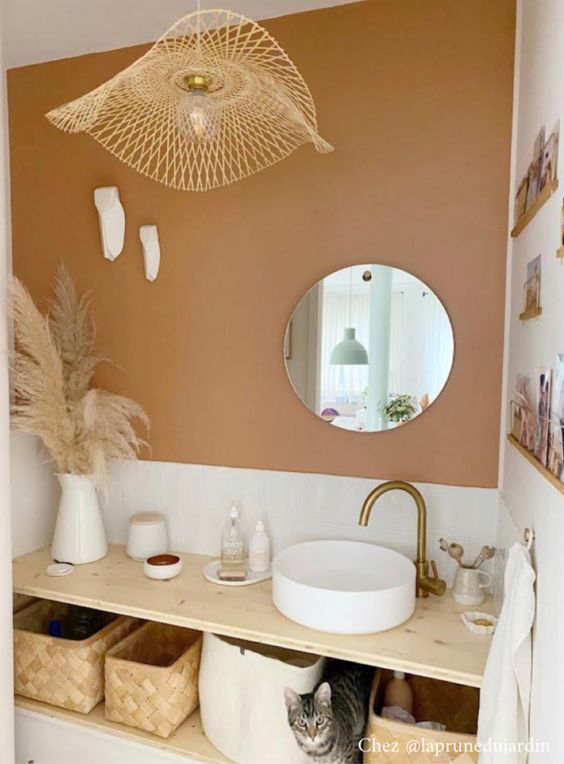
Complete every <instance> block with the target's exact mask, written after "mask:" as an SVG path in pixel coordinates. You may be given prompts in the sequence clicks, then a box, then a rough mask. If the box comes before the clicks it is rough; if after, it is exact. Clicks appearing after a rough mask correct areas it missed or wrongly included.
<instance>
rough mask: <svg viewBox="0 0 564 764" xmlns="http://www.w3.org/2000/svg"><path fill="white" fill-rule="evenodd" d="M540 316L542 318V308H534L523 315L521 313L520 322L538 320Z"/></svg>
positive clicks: (525, 311)
mask: <svg viewBox="0 0 564 764" xmlns="http://www.w3.org/2000/svg"><path fill="white" fill-rule="evenodd" d="M539 316H542V308H533V309H532V310H524V311H523V312H522V313H519V320H520V321H530V320H531V318H538V317H539Z"/></svg>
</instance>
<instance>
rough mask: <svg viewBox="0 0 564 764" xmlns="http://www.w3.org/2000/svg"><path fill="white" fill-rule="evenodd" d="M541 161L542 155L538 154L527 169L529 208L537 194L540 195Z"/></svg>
mask: <svg viewBox="0 0 564 764" xmlns="http://www.w3.org/2000/svg"><path fill="white" fill-rule="evenodd" d="M541 161H542V157H541V156H538V157H536V158H535V159H533V161H532V162H531V164H530V165H529V169H528V171H527V209H529V207H531V205H532V204H533V202H534V201H535V199H536V198H537V196H538V195H539V187H540V178H541Z"/></svg>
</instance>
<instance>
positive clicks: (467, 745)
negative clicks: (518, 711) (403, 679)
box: [363, 670, 478, 764]
mask: <svg viewBox="0 0 564 764" xmlns="http://www.w3.org/2000/svg"><path fill="white" fill-rule="evenodd" d="M410 685H411V687H412V689H413V690H414V695H415V708H414V712H415V715H416V718H425V719H428V720H429V721H442V722H443V723H444V724H446V725H447V728H448V727H451V726H452V727H453V728H462V729H464V728H465V727H472V726H473V723H474V714H475V713H477V703H478V690H476V689H475V688H473V687H462V686H459V685H454V684H451V683H449V682H440V681H438V680H433V679H426V678H425V677H412V678H411V679H410ZM381 695H382V672H381V671H380V670H377V671H376V673H375V676H374V683H373V685H372V693H371V696H370V707H369V714H368V725H367V728H366V737H365V739H364V741H363V749H364V764H475V762H477V761H478V753H477V752H476V750H475V744H476V736H475V735H470V734H467V733H464V732H450V731H448V729H447V730H445V731H439V730H428V729H424V728H421V727H415V726H414V725H413V724H404V723H402V722H397V721H393V720H391V719H384V718H382V717H381V716H378V714H377V713H376V710H375V709H376V708H377V707H378V704H379V700H380V698H381ZM465 709H466V710H465Z"/></svg>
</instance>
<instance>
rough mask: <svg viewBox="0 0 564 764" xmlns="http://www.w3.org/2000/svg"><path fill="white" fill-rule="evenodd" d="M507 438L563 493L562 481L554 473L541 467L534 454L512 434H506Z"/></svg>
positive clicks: (563, 484) (563, 485)
mask: <svg viewBox="0 0 564 764" xmlns="http://www.w3.org/2000/svg"><path fill="white" fill-rule="evenodd" d="M507 440H508V441H509V442H510V443H511V445H512V446H513V447H514V448H516V449H517V451H519V453H521V454H523V456H524V457H525V459H526V460H527V461H528V462H530V463H531V464H532V465H533V467H534V468H535V469H536V470H537V471H538V472H540V474H541V475H542V476H543V477H545V478H546V479H547V480H548V482H549V483H552V485H553V486H554V487H555V488H556V490H557V491H560V493H562V494H564V483H563V482H562V481H561V480H558V478H557V477H556V475H553V474H552V472H551V471H550V470H548V469H547V468H546V467H543V465H542V464H541V463H540V462H539V460H538V459H537V458H536V457H535V455H534V454H532V453H531V452H530V451H529V450H528V449H526V448H525V447H524V446H522V445H521V444H520V443H519V441H518V440H517V438H516V437H515V436H514V435H508V436H507Z"/></svg>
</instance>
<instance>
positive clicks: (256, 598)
mask: <svg viewBox="0 0 564 764" xmlns="http://www.w3.org/2000/svg"><path fill="white" fill-rule="evenodd" d="M182 558H183V562H184V569H183V571H182V573H181V574H180V575H179V576H178V577H177V578H174V579H172V580H171V581H152V580H150V579H148V578H146V577H145V576H144V574H143V568H142V565H141V564H140V563H138V562H135V561H134V560H131V559H130V558H129V557H127V555H126V554H125V551H124V548H123V547H122V546H115V545H112V546H110V549H109V552H108V555H107V557H105V558H104V559H103V560H99V561H98V562H95V563H92V564H90V565H77V566H76V567H75V569H74V570H73V572H72V573H71V574H70V575H68V576H63V577H61V578H53V577H50V576H47V575H46V574H45V569H46V567H47V565H48V564H49V563H50V562H51V555H50V552H49V550H48V549H43V550H39V551H37V552H32V553H31V554H27V555H24V556H23V557H19V558H18V559H17V560H15V561H14V565H13V580H14V590H15V591H16V592H17V593H18V594H27V595H31V596H35V597H42V598H44V599H50V600H55V601H58V602H68V603H70V604H75V605H85V606H87V607H92V608H96V609H99V610H107V611H108V612H112V613H119V614H122V615H130V616H136V617H139V618H145V619H148V620H151V621H159V622H161V623H170V624H173V625H177V626H184V627H187V628H192V629H199V630H201V631H210V632H213V633H215V634H221V635H225V636H232V637H239V638H242V639H246V640H249V641H251V642H260V643H262V644H268V645H276V646H279V647H288V648H292V649H295V650H301V651H303V652H307V653H314V654H317V655H325V656H328V657H333V658H342V659H345V660H350V661H357V662H358V663H364V664H366V665H369V666H380V667H382V668H389V669H396V670H399V671H406V672H408V673H412V674H419V675H420V676H427V677H432V678H435V679H443V680H445V681H450V682H456V683H458V684H464V685H469V686H472V687H479V686H480V684H481V681H482V676H483V673H484V668H485V665H486V659H487V655H488V651H489V647H490V642H491V637H485V636H476V635H475V634H472V633H470V632H469V631H468V630H467V629H466V628H465V627H464V625H463V623H462V621H461V619H460V613H461V612H463V611H464V610H468V608H464V607H463V606H460V605H457V604H456V603H455V602H454V600H453V598H452V594H451V593H450V592H448V593H447V594H446V595H445V596H444V597H434V596H432V595H431V596H430V597H428V598H427V599H419V600H417V604H416V608H415V612H414V614H413V616H412V617H411V618H410V620H409V621H407V622H406V623H404V624H402V625H401V626H398V627H397V628H395V629H390V630H389V631H383V632H380V633H378V634H364V635H356V636H345V635H340V634H325V633H323V632H318V631H314V630H312V629H307V628H305V627H304V626H300V625H299V624H296V623H294V622H293V621H290V620H288V619H287V618H285V617H284V616H283V615H282V614H281V613H280V612H279V611H278V610H277V609H276V608H275V607H274V605H273V603H272V584H271V582H270V581H264V582H262V583H260V584H255V585H253V586H246V587H232V588H229V587H225V586H218V585H216V584H211V583H209V582H208V581H206V580H205V579H204V577H203V576H202V572H201V571H202V567H203V566H204V565H205V564H206V563H207V562H209V561H210V559H212V558H210V557H204V556H201V555H191V554H190V555H182ZM480 607H481V609H484V608H485V609H486V610H487V609H489V612H490V613H493V612H494V610H493V605H492V603H491V601H488V602H487V603H486V604H485V605H484V606H480Z"/></svg>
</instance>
